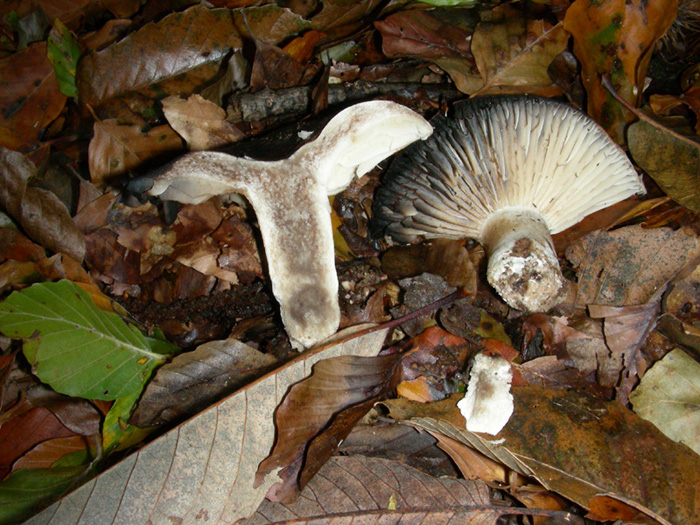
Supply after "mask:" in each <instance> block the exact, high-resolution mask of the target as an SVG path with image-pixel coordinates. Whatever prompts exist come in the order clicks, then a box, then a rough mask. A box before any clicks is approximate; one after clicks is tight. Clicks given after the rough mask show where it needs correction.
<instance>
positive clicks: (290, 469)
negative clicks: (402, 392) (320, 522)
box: [256, 354, 401, 502]
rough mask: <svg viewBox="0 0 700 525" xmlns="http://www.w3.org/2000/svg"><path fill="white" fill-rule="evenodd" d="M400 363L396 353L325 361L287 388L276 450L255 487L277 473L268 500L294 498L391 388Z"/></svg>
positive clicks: (278, 418) (278, 420)
mask: <svg viewBox="0 0 700 525" xmlns="http://www.w3.org/2000/svg"><path fill="white" fill-rule="evenodd" d="M400 359H401V355H400V354H393V355H384V356H377V357H359V356H340V357H336V358H333V359H325V360H323V361H321V362H319V363H318V364H316V365H315V366H314V369H313V373H312V375H311V376H310V377H309V378H307V379H306V380H304V381H300V382H299V383H297V384H295V385H294V386H292V387H291V389H290V390H289V393H288V394H287V395H286V396H285V398H284V399H283V400H282V403H281V404H280V405H279V407H278V408H277V412H276V413H275V428H276V429H277V440H276V442H275V446H274V448H273V449H272V452H270V455H269V456H268V457H267V458H266V459H265V460H264V461H263V462H262V463H261V464H260V467H259V468H258V474H257V477H256V480H257V482H256V483H258V484H259V483H260V482H262V480H263V479H265V477H266V476H268V475H269V474H270V473H272V472H277V471H280V470H281V471H280V472H279V474H278V476H279V477H280V478H281V479H282V481H281V482H280V483H279V484H277V485H274V486H273V487H272V488H271V491H270V492H268V494H267V497H268V498H269V499H272V500H273V501H280V502H291V501H294V500H295V499H296V498H297V497H298V496H299V491H300V490H301V489H302V488H303V487H304V485H305V484H306V482H307V481H308V480H309V479H311V477H313V475H314V474H315V473H316V470H318V469H319V468H320V467H321V465H323V463H324V462H325V460H326V459H327V458H329V457H330V456H331V455H332V454H333V452H335V449H336V448H337V446H338V445H339V444H340V442H341V441H342V440H343V439H345V437H346V436H347V435H348V434H349V433H350V430H352V427H353V426H354V425H355V423H357V421H359V420H360V418H361V417H362V416H364V414H365V413H367V411H369V409H370V408H371V407H372V405H374V403H375V402H376V401H377V400H379V399H380V398H382V397H384V396H385V395H387V394H388V393H389V391H390V390H391V389H392V388H393V386H394V385H393V381H394V380H395V377H394V374H395V372H396V367H397V365H398V363H399V361H400ZM299 414H304V417H303V420H300V418H299ZM324 434H325V435H324Z"/></svg>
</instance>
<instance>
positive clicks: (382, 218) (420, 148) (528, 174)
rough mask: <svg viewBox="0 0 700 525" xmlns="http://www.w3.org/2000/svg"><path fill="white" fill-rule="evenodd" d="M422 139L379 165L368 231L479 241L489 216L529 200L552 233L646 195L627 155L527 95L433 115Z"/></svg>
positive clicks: (564, 110)
mask: <svg viewBox="0 0 700 525" xmlns="http://www.w3.org/2000/svg"><path fill="white" fill-rule="evenodd" d="M431 124H433V127H434V128H435V131H434V133H433V135H432V136H431V137H429V138H428V139H427V140H425V141H422V142H418V143H415V144H413V145H412V146H410V147H409V148H407V149H406V150H405V152H404V154H403V155H402V156H401V157H399V158H397V159H396V160H395V161H394V162H393V163H392V165H391V166H390V167H389V169H388V170H387V173H386V174H385V176H384V181H383V185H382V186H381V187H380V188H379V190H378V191H377V195H376V199H375V214H374V215H375V218H374V224H373V232H374V234H375V235H383V234H387V235H389V236H390V237H392V238H393V239H395V240H397V241H399V242H411V241H413V240H416V239H417V238H435V237H444V238H454V239H462V238H465V237H468V238H473V239H477V240H479V241H482V231H483V230H482V227H483V225H484V223H485V222H486V220H487V219H488V217H489V216H490V215H491V214H492V213H493V212H495V211H497V210H499V209H503V208H508V207H514V208H521V207H531V208H534V209H535V210H537V211H538V212H539V213H540V214H541V215H542V216H543V217H544V219H545V221H546V223H547V226H548V228H549V231H550V233H557V232H560V231H562V230H565V229H566V228H568V227H570V226H572V225H574V224H576V223H577V222H579V221H581V220H582V219H583V218H584V217H586V216H587V215H589V214H591V213H593V212H595V211H597V210H600V209H603V208H606V207H608V206H610V205H612V204H615V203H616V202H619V201H621V200H623V199H625V198H627V197H630V196H631V195H634V194H642V193H644V192H645V190H644V186H643V184H642V182H641V179H640V177H639V176H638V175H637V173H636V172H635V170H634V168H633V166H632V164H631V163H630V161H629V159H628V158H627V155H626V154H625V153H624V152H623V151H622V149H621V148H619V147H618V146H617V144H615V143H614V142H613V141H612V140H611V139H610V137H609V136H608V135H607V133H606V132H605V130H603V128H601V127H600V126H599V125H598V124H597V123H596V122H595V121H593V120H592V119H591V118H590V117H588V116H587V115H585V114H584V113H582V112H580V111H578V110H576V109H574V108H573V107H571V106H569V105H567V104H564V103H561V102H556V101H554V100H551V99H546V98H538V97H530V96H508V95H501V96H490V97H481V98H475V99H469V100H467V101H465V102H463V103H460V104H457V105H456V106H455V115H454V118H447V117H444V116H440V117H437V118H435V119H433V121H432V122H431Z"/></svg>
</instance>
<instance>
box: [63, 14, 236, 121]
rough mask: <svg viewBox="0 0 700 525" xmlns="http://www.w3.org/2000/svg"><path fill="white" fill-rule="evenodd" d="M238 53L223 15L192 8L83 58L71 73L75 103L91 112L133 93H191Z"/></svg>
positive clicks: (233, 33)
mask: <svg viewBox="0 0 700 525" xmlns="http://www.w3.org/2000/svg"><path fill="white" fill-rule="evenodd" d="M241 47H242V41H241V39H240V37H239V36H238V33H237V31H236V30H235V28H234V26H233V22H232V20H231V13H230V11H229V10H228V9H208V8H206V7H204V6H202V5H196V6H193V7H191V8H189V9H187V10H186V11H183V12H180V13H172V14H170V15H168V16H166V17H165V18H163V19H162V20H161V21H159V22H157V23H150V24H146V25H145V26H143V27H142V28H141V29H139V30H138V31H135V32H133V33H131V34H130V35H128V36H127V37H126V38H123V39H122V40H120V41H119V42H117V43H115V44H112V45H111V46H109V47H107V48H105V49H103V50H102V51H98V52H93V53H90V54H88V55H86V56H84V57H83V58H82V60H81V61H80V63H79V65H78V70H77V73H76V82H77V84H78V90H79V94H80V96H79V99H80V102H81V104H89V105H90V106H92V107H94V108H97V107H99V106H100V105H101V104H103V103H105V102H107V101H108V100H110V99H112V98H115V97H120V96H124V95H127V94H129V93H133V92H138V93H141V94H144V95H146V96H153V97H155V98H160V97H162V95H163V93H166V94H169V95H170V94H171V95H179V94H183V93H192V92H193V91H194V89H195V88H198V87H201V86H202V85H203V84H205V83H206V82H207V81H209V80H211V79H212V78H213V77H214V76H215V75H216V74H217V73H218V70H219V66H220V65H221V62H222V61H223V60H224V58H225V57H226V56H227V55H228V54H229V53H230V52H231V50H236V49H240V48H241Z"/></svg>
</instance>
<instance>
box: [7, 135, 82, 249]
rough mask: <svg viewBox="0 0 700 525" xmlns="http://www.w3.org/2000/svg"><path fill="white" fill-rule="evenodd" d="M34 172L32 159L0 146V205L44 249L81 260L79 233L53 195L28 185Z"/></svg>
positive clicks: (80, 236) (65, 210)
mask: <svg viewBox="0 0 700 525" xmlns="http://www.w3.org/2000/svg"><path fill="white" fill-rule="evenodd" d="M35 174H36V167H35V166H34V164H33V163H32V161H30V160H29V159H28V158H26V157H25V156H24V155H22V154H21V153H18V152H16V151H11V150H8V149H5V148H3V147H0V206H2V207H3V208H5V210H7V212H8V213H9V214H10V215H11V216H12V218H13V219H15V220H16V221H17V222H18V223H19V224H20V225H21V226H22V228H23V229H24V231H25V232H26V234H27V235H28V236H29V237H31V238H32V239H34V240H35V241H37V242H38V243H39V244H41V245H42V246H43V247H44V248H48V249H49V250H51V251H54V252H62V253H65V254H68V255H70V256H71V257H73V259H75V260H76V261H82V260H83V257H84V256H85V239H84V238H83V234H82V233H81V232H80V230H78V227H77V226H76V225H75V223H74V222H73V219H72V218H71V216H70V214H69V213H68V209H67V208H66V206H65V205H64V204H63V203H62V202H61V201H60V200H59V199H58V197H56V195H54V194H53V193H51V192H50V191H48V190H45V189H42V188H36V187H34V186H31V185H29V180H30V179H31V178H32V177H33V176H34V175H35Z"/></svg>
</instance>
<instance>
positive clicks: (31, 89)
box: [0, 42, 68, 149]
mask: <svg viewBox="0 0 700 525" xmlns="http://www.w3.org/2000/svg"><path fill="white" fill-rule="evenodd" d="M66 100H68V98H67V97H66V96H65V95H63V94H62V93H61V92H60V91H59V88H58V81H57V80H56V75H55V73H54V69H53V67H52V66H51V64H50V63H49V60H48V58H46V42H38V43H36V44H32V45H30V46H29V47H27V49H25V50H23V51H19V52H17V53H15V54H13V55H10V56H9V57H7V58H4V59H2V60H0V146H4V147H7V148H11V149H19V148H26V147H28V146H29V145H31V144H33V143H35V142H37V141H38V140H39V137H40V135H41V133H43V132H44V129H45V128H46V127H47V126H48V125H49V124H50V123H51V122H52V121H53V120H54V119H55V118H56V117H58V116H59V115H60V114H61V111H63V107H64V106H65V104H66Z"/></svg>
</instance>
